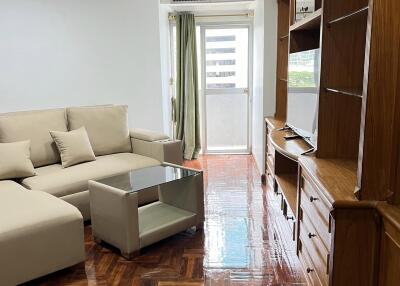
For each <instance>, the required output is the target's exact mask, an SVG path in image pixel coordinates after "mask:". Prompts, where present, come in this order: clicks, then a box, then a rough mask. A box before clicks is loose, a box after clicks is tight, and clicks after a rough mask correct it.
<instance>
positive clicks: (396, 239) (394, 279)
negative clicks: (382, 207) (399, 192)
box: [379, 219, 400, 286]
mask: <svg viewBox="0 0 400 286" xmlns="http://www.w3.org/2000/svg"><path fill="white" fill-rule="evenodd" d="M399 281H400V230H399V229H398V228H396V227H395V226H394V225H393V224H392V222H391V221H390V220H387V219H384V227H383V230H382V238H381V249H380V266H379V285H380V286H396V285H398V284H399Z"/></svg>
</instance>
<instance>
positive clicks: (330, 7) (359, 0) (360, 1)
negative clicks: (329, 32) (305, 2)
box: [324, 0, 369, 22]
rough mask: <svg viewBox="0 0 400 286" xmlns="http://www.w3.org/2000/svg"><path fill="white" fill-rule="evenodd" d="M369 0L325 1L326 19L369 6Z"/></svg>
mask: <svg viewBox="0 0 400 286" xmlns="http://www.w3.org/2000/svg"><path fill="white" fill-rule="evenodd" d="M368 2H369V0H351V1H349V0H326V1H325V2H324V10H325V11H326V12H327V13H326V14H325V17H326V21H328V22H329V21H332V20H334V19H337V18H340V17H343V16H346V15H349V14H352V13H354V12H355V11H358V10H360V9H362V8H364V7H366V6H368Z"/></svg>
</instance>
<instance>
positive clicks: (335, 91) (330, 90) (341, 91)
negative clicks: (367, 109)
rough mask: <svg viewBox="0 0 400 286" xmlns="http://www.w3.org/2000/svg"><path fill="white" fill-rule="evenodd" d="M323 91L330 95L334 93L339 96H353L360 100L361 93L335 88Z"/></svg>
mask: <svg viewBox="0 0 400 286" xmlns="http://www.w3.org/2000/svg"><path fill="white" fill-rule="evenodd" d="M325 91H327V92H331V93H336V94H341V95H349V96H355V97H358V98H362V97H363V96H362V92H358V91H350V90H341V89H336V88H328V87H327V88H325Z"/></svg>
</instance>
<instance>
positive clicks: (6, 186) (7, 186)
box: [0, 180, 27, 196]
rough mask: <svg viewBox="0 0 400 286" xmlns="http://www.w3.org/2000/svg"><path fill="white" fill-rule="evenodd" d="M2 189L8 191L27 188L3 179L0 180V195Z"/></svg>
mask: <svg viewBox="0 0 400 286" xmlns="http://www.w3.org/2000/svg"><path fill="white" fill-rule="evenodd" d="M3 190H8V191H27V189H25V188H24V187H23V186H22V185H20V184H18V183H16V182H14V181H11V180H5V181H4V180H3V181H0V196H1V192H2V191H3Z"/></svg>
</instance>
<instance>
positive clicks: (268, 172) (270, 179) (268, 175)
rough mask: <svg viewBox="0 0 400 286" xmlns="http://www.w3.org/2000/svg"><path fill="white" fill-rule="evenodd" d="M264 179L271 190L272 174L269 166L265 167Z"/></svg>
mask: <svg viewBox="0 0 400 286" xmlns="http://www.w3.org/2000/svg"><path fill="white" fill-rule="evenodd" d="M266 179H267V184H268V185H269V186H270V187H272V188H273V187H274V173H273V172H272V171H271V169H270V166H269V165H268V166H267V172H266Z"/></svg>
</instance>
